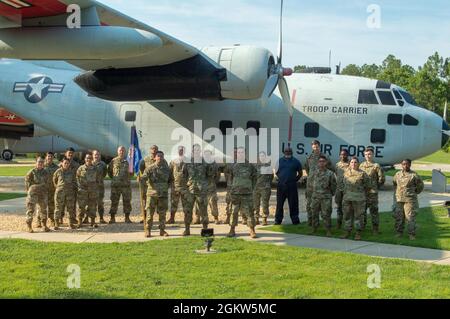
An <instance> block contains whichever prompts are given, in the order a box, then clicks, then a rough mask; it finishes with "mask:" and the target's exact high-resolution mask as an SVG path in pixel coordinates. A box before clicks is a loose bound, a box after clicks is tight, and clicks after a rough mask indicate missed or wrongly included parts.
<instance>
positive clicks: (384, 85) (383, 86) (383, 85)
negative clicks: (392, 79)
mask: <svg viewBox="0 0 450 319" xmlns="http://www.w3.org/2000/svg"><path fill="white" fill-rule="evenodd" d="M390 88H391V83H388V82H385V81H378V82H377V89H390Z"/></svg>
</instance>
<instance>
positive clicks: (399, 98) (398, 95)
mask: <svg viewBox="0 0 450 319" xmlns="http://www.w3.org/2000/svg"><path fill="white" fill-rule="evenodd" d="M394 95H395V98H396V99H397V100H401V99H402V96H401V95H400V93H398V91H397V90H394Z"/></svg>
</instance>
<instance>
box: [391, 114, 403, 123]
mask: <svg viewBox="0 0 450 319" xmlns="http://www.w3.org/2000/svg"><path fill="white" fill-rule="evenodd" d="M402 122H403V115H401V114H389V115H388V124H389V125H402Z"/></svg>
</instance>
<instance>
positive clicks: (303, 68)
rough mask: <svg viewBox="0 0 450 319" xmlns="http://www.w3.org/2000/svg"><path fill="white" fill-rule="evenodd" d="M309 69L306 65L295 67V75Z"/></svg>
mask: <svg viewBox="0 0 450 319" xmlns="http://www.w3.org/2000/svg"><path fill="white" fill-rule="evenodd" d="M305 69H307V66H306V65H296V66H295V67H294V73H300V71H302V70H305Z"/></svg>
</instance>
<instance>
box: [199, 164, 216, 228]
mask: <svg viewBox="0 0 450 319" xmlns="http://www.w3.org/2000/svg"><path fill="white" fill-rule="evenodd" d="M206 165H207V167H208V188H207V194H206V203H207V206H208V207H209V210H210V211H211V215H212V216H213V217H214V219H215V220H218V218H219V208H218V206H217V202H218V201H219V199H218V197H217V183H218V182H219V179H220V172H219V166H218V165H217V164H216V163H210V164H206ZM198 212H199V207H198V203H197V204H196V205H195V214H196V215H197V216H198V215H199V214H198Z"/></svg>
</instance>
